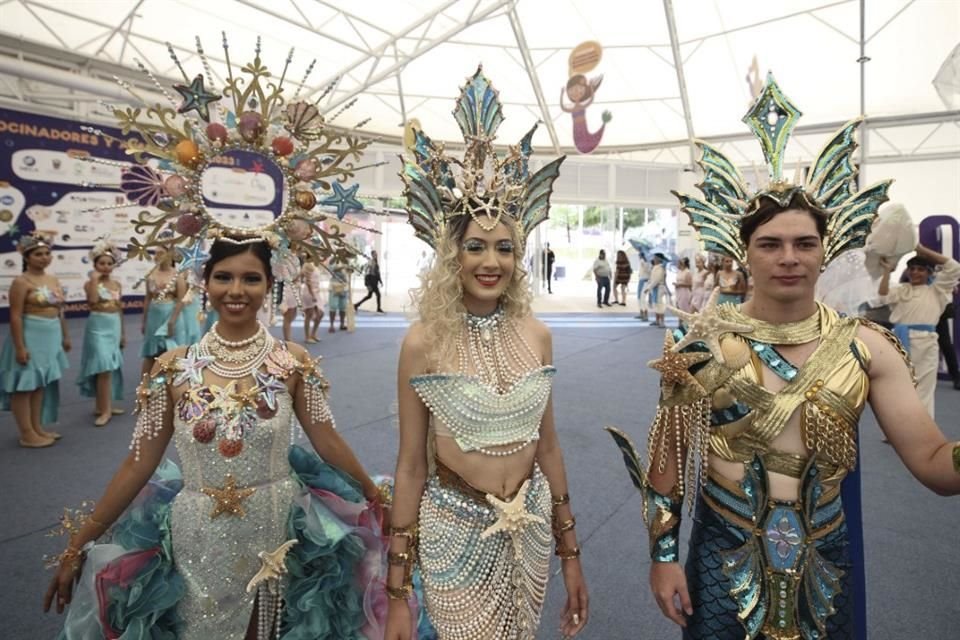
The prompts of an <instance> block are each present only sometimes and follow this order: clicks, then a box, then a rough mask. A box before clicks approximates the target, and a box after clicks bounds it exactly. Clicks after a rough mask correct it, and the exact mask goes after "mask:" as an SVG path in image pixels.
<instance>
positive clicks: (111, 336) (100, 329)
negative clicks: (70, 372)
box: [77, 311, 123, 402]
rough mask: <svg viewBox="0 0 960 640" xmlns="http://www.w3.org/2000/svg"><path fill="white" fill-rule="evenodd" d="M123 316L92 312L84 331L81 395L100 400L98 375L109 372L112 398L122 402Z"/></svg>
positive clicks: (79, 383) (78, 381) (79, 381)
mask: <svg viewBox="0 0 960 640" xmlns="http://www.w3.org/2000/svg"><path fill="white" fill-rule="evenodd" d="M122 322H123V316H122V314H120V313H105V312H102V311H91V312H90V315H89V316H88V317H87V325H86V327H85V328H84V330H83V352H82V353H81V354H80V375H79V376H78V377H77V384H78V385H79V386H80V395H82V396H84V397H86V398H96V397H97V375H98V374H101V373H110V374H112V375H111V376H110V383H111V387H112V392H111V398H112V399H113V400H114V401H118V402H119V401H120V400H123V352H122V351H120V335H121V330H120V327H121V323H122Z"/></svg>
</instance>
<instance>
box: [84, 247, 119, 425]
mask: <svg viewBox="0 0 960 640" xmlns="http://www.w3.org/2000/svg"><path fill="white" fill-rule="evenodd" d="M119 261H120V255H119V251H118V250H117V247H116V246H115V245H114V244H113V243H111V242H110V241H109V240H107V239H105V238H101V239H100V240H98V242H97V244H96V245H94V247H93V249H91V250H90V262H91V263H92V264H93V273H91V274H90V279H89V280H87V282H86V283H85V284H84V285H83V290H84V292H85V293H86V294H87V304H88V305H89V307H90V315H89V316H88V317H87V324H86V326H85V327H84V330H83V351H82V352H81V354H80V375H79V376H78V378H77V384H78V385H80V395H82V396H85V397H87V398H95V399H96V405H95V409H94V415H95V416H96V418H95V419H94V422H93V424H94V425H96V426H98V427H102V426H104V425H105V424H107V422H109V421H110V418H111V417H112V416H114V415H120V414H122V413H123V409H120V408H118V407H114V406H113V403H114V402H119V401H121V400H123V352H122V351H121V349H123V346H124V343H125V342H126V337H125V335H124V331H123V303H122V302H121V296H122V293H121V286H120V283H119V282H117V281H116V280H114V279H112V278H111V277H110V274H111V273H113V270H114V268H115V267H116V266H117V263H118V262H119Z"/></svg>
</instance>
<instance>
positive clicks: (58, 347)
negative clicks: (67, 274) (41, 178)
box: [0, 232, 70, 449]
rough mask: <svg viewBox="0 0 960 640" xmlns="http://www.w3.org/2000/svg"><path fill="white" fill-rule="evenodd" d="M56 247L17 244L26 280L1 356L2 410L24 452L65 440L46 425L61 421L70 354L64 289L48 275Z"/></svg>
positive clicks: (30, 240) (21, 280) (44, 238)
mask: <svg viewBox="0 0 960 640" xmlns="http://www.w3.org/2000/svg"><path fill="white" fill-rule="evenodd" d="M52 244H53V240H52V238H51V237H50V236H49V235H47V234H42V233H39V232H33V233H31V234H29V235H25V236H21V238H20V240H19V241H18V242H17V250H18V251H19V252H20V255H21V256H23V275H20V276H17V277H16V278H14V280H13V282H12V283H11V284H10V295H9V298H10V336H9V337H8V338H7V340H6V341H5V342H4V344H3V350H2V351H0V409H3V410H5V411H6V410H10V411H12V412H13V419H14V421H15V422H16V423H17V429H18V430H19V431H20V446H21V447H27V448H31V449H36V448H40V447H49V446H50V445H52V444H53V443H54V442H56V441H57V440H59V439H60V434H59V433H55V432H53V431H46V430H45V429H44V428H43V425H46V424H53V423H55V422H56V421H57V417H58V413H59V410H60V378H61V376H62V375H63V370H64V369H66V368H67V366H68V365H67V356H66V353H65V352H67V351H70V334H69V333H67V324H66V322H65V321H64V319H63V302H64V293H63V287H62V286H61V285H60V281H59V280H58V279H57V278H56V277H55V276H53V275H50V274H49V273H47V268H48V267H49V266H50V262H51V261H52V260H53V254H52V253H51V251H50V247H51V246H52Z"/></svg>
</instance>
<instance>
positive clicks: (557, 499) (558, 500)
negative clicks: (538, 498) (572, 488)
mask: <svg viewBox="0 0 960 640" xmlns="http://www.w3.org/2000/svg"><path fill="white" fill-rule="evenodd" d="M551 502H553V506H554V507H561V506H563V505H565V504H570V494H569V493H565V494H563V495H560V496H553V498H552V499H551Z"/></svg>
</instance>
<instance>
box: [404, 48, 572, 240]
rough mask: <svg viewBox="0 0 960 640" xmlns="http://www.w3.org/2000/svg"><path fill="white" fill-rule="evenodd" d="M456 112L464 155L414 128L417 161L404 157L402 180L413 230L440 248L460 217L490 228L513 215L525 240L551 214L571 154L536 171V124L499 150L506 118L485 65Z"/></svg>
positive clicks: (462, 95)
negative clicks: (450, 151)
mask: <svg viewBox="0 0 960 640" xmlns="http://www.w3.org/2000/svg"><path fill="white" fill-rule="evenodd" d="M453 117H454V118H456V120H457V124H458V125H459V126H460V131H461V132H462V133H463V141H464V144H465V145H466V151H465V152H464V155H463V160H459V159H457V158H454V157H452V156H448V155H447V154H446V153H445V152H444V145H443V143H442V142H441V143H435V142H433V140H431V139H430V138H429V137H427V135H426V134H424V133H423V132H422V131H415V136H416V138H415V144H414V148H413V154H414V158H413V160H412V161H411V160H408V159H406V158H401V159H402V160H403V171H402V172H401V173H400V177H401V179H402V180H403V182H404V184H405V185H406V188H405V189H404V196H405V197H406V199H407V214H408V216H409V222H410V224H411V225H413V228H414V233H415V234H416V236H417V237H418V238H420V239H421V240H423V241H424V242H426V243H427V244H429V245H430V246H431V247H433V248H434V249H436V247H437V243H438V242H439V240H440V238H442V237H443V233H444V229H445V228H446V224H447V222H448V221H450V220H451V219H453V218H455V217H457V216H463V215H469V216H470V217H471V218H472V219H473V220H474V221H476V223H477V224H479V225H480V227H481V228H482V229H484V230H486V231H489V230H491V229H493V228H494V227H496V226H497V224H498V223H499V222H500V219H501V217H502V216H504V215H506V216H510V217H511V218H513V219H514V220H515V221H516V223H517V227H518V233H519V235H520V237H521V239H522V240H525V239H526V237H527V235H529V233H530V231H531V230H532V229H533V228H534V227H536V226H537V225H538V224H540V223H541V222H543V221H544V220H546V219H547V214H548V212H549V210H550V194H551V193H553V182H554V181H555V180H556V179H557V176H558V175H560V165H561V164H562V163H563V161H564V159H565V158H566V156H561V157H559V158H557V159H556V160H554V161H552V162H550V163H549V164H547V165H546V166H544V167H543V168H542V169H540V170H539V171H537V172H536V173H535V174H533V175H531V174H530V171H529V159H530V155H531V154H532V153H533V147H532V146H531V144H530V141H531V140H532V139H533V133H534V132H535V131H536V130H537V125H534V126H533V128H532V129H530V131H529V132H527V134H526V135H525V136H524V137H523V139H522V140H520V143H519V144H518V145H515V146H514V145H511V146H509V147H508V148H507V152H506V154H505V155H503V156H502V157H501V156H500V155H498V154H497V152H496V151H495V150H494V148H493V141H494V139H495V138H496V132H497V128H499V126H500V123H501V122H503V113H502V105H501V104H500V99H499V96H498V93H497V91H496V89H494V88H493V86H492V85H491V84H490V81H489V80H488V79H487V78H486V76H484V75H483V72H482V67H478V68H477V72H476V73H474V74H473V76H472V77H470V78H468V79H467V84H466V86H464V87H463V89H462V90H461V92H460V97H459V98H458V99H457V103H456V107H455V108H454V110H453ZM488 167H489V177H488V174H487V173H486V171H485V170H486V169H487V168H488Z"/></svg>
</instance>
